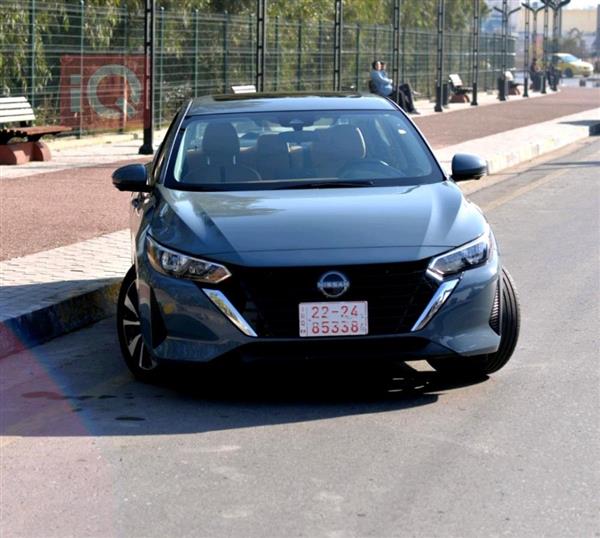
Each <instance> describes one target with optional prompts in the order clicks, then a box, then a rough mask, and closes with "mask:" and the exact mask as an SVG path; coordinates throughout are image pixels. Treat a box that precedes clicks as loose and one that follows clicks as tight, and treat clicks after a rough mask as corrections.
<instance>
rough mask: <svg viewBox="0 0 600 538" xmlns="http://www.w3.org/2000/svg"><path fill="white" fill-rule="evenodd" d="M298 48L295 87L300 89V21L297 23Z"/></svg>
mask: <svg viewBox="0 0 600 538" xmlns="http://www.w3.org/2000/svg"><path fill="white" fill-rule="evenodd" d="M297 46H298V49H297V51H296V54H297V57H296V89H297V90H298V91H300V90H301V89H302V22H299V23H298V43H297Z"/></svg>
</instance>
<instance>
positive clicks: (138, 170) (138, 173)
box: [112, 164, 152, 192]
mask: <svg viewBox="0 0 600 538" xmlns="http://www.w3.org/2000/svg"><path fill="white" fill-rule="evenodd" d="M112 182H113V185H114V186H115V187H116V188H117V189H119V190H120V191H130V192H150V191H151V190H152V187H151V186H150V185H148V171H147V170H146V167H145V166H144V165H143V164H128V165H127V166H121V168H117V169H116V170H115V171H114V172H113V175H112Z"/></svg>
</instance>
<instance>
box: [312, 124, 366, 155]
mask: <svg viewBox="0 0 600 538" xmlns="http://www.w3.org/2000/svg"><path fill="white" fill-rule="evenodd" d="M324 142H325V143H326V146H325V147H324V148H323V149H325V150H328V151H329V152H330V154H331V156H332V157H333V158H337V159H344V160H347V159H352V160H354V159H364V157H365V155H366V154H367V148H366V146H365V139H364V138H363V135H362V133H361V132H360V129H359V128H358V127H354V125H334V126H333V127H330V128H329V129H327V131H325V132H324Z"/></svg>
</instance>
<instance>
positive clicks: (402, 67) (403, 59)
mask: <svg viewBox="0 0 600 538" xmlns="http://www.w3.org/2000/svg"><path fill="white" fill-rule="evenodd" d="M400 55H401V56H400V57H401V62H400V73H401V76H400V80H395V81H394V82H395V83H396V84H404V83H405V82H406V28H402V51H401V52H400Z"/></svg>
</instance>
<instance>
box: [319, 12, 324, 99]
mask: <svg viewBox="0 0 600 538" xmlns="http://www.w3.org/2000/svg"><path fill="white" fill-rule="evenodd" d="M323 72H324V70H323V20H322V19H319V90H322V89H323Z"/></svg>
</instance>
